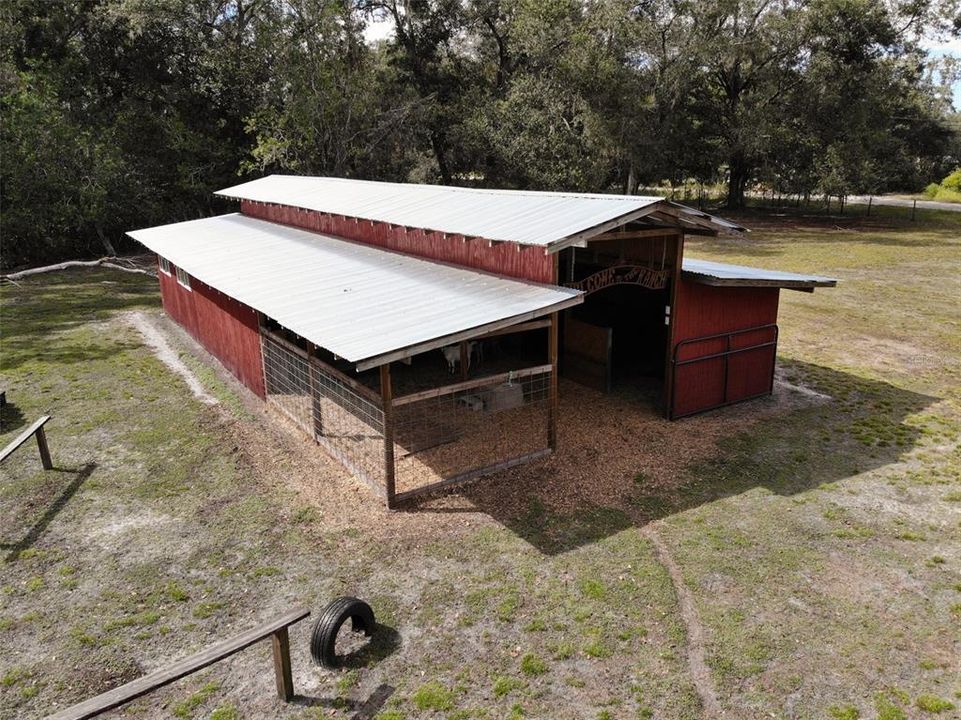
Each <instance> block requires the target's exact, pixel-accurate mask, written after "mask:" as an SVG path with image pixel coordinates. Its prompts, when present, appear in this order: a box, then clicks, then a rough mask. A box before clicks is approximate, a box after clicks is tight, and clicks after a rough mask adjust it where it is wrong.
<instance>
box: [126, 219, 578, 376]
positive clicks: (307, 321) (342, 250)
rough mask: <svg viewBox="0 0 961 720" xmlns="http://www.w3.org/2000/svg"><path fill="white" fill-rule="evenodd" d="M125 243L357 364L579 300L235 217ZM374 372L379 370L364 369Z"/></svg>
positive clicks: (143, 234) (142, 233) (167, 228)
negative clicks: (146, 250) (140, 247)
mask: <svg viewBox="0 0 961 720" xmlns="http://www.w3.org/2000/svg"><path fill="white" fill-rule="evenodd" d="M128 235H130V236H131V237H132V238H134V239H135V240H138V241H139V242H141V243H142V244H143V245H145V246H146V247H147V248H149V249H150V250H152V251H153V252H155V253H157V254H158V255H161V256H162V257H165V258H167V259H168V260H170V262H172V263H173V264H174V265H176V266H178V267H182V268H183V269H184V270H185V271H186V272H188V273H189V274H190V275H192V276H194V277H196V278H197V279H198V280H200V281H201V282H204V283H206V284H208V285H210V286H211V287H213V288H215V289H217V290H219V291H221V292H223V293H225V294H226V295H229V296H230V297H233V298H235V299H237V300H239V301H240V302H243V303H245V304H247V305H249V306H250V307H252V308H254V309H255V310H259V311H260V312H262V313H264V314H265V315H268V316H269V317H272V318H273V319H274V320H276V321H277V322H279V323H280V324H282V325H284V326H285V327H287V328H289V329H290V330H292V331H293V332H295V333H297V334H298V335H300V336H301V337H304V338H306V339H307V340H310V341H311V342H313V343H315V344H317V345H319V346H321V347H323V348H326V349H327V350H329V351H330V352H332V353H334V354H336V355H338V356H340V357H342V358H345V359H347V360H349V361H351V362H355V363H361V361H369V360H370V359H372V358H380V359H383V358H384V356H386V355H389V354H391V353H394V352H396V351H400V350H402V349H404V348H410V347H413V346H421V345H423V344H427V347H423V349H422V351H423V350H428V349H430V348H431V347H440V346H441V345H444V344H447V342H450V341H451V340H452V339H454V338H452V336H455V335H458V334H460V333H465V332H468V331H474V330H475V329H479V331H483V329H484V328H485V327H486V326H490V325H492V324H497V323H501V322H503V321H505V320H509V319H512V318H517V319H518V321H520V320H524V319H529V318H534V317H540V316H543V315H546V314H548V313H551V312H554V311H555V310H559V309H562V308H564V307H569V306H571V305H574V304H577V303H579V302H581V301H582V300H583V296H582V295H581V294H580V293H578V292H576V291H574V290H570V289H568V288H560V287H552V286H545V285H537V284H534V283H525V282H521V281H519V280H507V279H504V278H500V277H496V276H494V275H489V274H486V273H481V272H476V271H472V270H465V269H460V268H456V267H451V266H448V265H442V264H439V263H434V262H430V261H428V260H420V259H418V258H413V257H408V256H406V255H400V254H398V253H392V252H388V251H385V250H380V249H377V248H373V247H370V246H367V245H362V244H358V243H352V242H348V241H346V240H341V239H337V238H332V237H328V236H326V235H319V234H317V233H312V232H307V231H304V230H298V229H296V228H291V227H287V226H284V225H277V224H274V223H270V222H265V221H263V220H256V219H254V218H249V217H246V216H244V215H240V214H231V215H222V216H219V217H213V218H205V219H202V220H191V221H188V222H181V223H174V224H172V225H162V226H159V227H153V228H147V229H145V230H135V231H132V232H129V233H128ZM475 334H476V333H475ZM456 339H462V338H456ZM372 364H379V363H369V362H367V363H363V365H365V366H370V365H372Z"/></svg>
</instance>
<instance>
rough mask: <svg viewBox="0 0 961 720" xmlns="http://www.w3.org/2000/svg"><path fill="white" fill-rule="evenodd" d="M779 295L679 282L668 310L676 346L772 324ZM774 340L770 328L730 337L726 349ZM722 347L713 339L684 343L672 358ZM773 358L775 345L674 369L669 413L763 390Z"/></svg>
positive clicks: (723, 341)
mask: <svg viewBox="0 0 961 720" xmlns="http://www.w3.org/2000/svg"><path fill="white" fill-rule="evenodd" d="M778 294H779V290H778V289H777V288H725V287H713V286H710V285H701V284H699V283H693V282H690V281H688V280H684V279H682V280H681V281H680V283H679V284H678V288H677V298H676V301H675V304H674V308H673V313H674V323H675V328H674V343H675V348H677V345H678V343H680V342H681V341H682V340H690V339H694V338H699V337H704V336H708V335H718V334H721V333H728V332H732V331H735V330H746V329H748V328H752V327H758V326H761V325H773V324H775V323H777V309H778ZM773 340H776V333H775V331H774V330H773V329H766V330H758V331H753V332H748V333H742V334H739V335H735V336H732V337H731V340H730V349H737V348H744V347H749V346H751V345H756V344H759V343H763V342H770V341H773ZM727 349H728V340H727V338H717V339H714V340H704V341H701V342H694V343H689V344H686V345H683V346H681V347H680V348H678V349H677V352H676V356H677V359H678V360H688V359H692V358H696V357H703V356H705V355H712V354H714V353H720V352H724V351H725V350H727ZM776 354H777V350H776V348H775V347H767V348H760V349H757V350H752V351H748V352H744V353H739V354H736V355H730V356H728V357H727V358H726V359H725V358H716V359H712V360H705V361H703V362H699V363H693V364H690V365H680V366H678V367H677V369H676V371H675V375H674V404H673V410H672V415H673V416H681V415H687V414H689V413H693V412H698V411H699V410H706V409H708V408H711V407H714V406H716V405H720V404H722V403H724V402H725V401H726V402H734V401H737V400H743V399H746V398H749V397H754V396H756V395H761V394H763V393H765V392H767V391H768V390H769V388H770V385H771V377H772V374H773V373H774V362H775V356H776ZM725 364H726V366H727V367H726V372H725ZM725 391H726V392H725Z"/></svg>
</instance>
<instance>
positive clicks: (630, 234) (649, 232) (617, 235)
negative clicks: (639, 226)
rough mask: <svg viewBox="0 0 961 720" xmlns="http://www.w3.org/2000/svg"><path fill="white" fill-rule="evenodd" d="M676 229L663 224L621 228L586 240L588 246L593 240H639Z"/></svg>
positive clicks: (667, 233)
mask: <svg viewBox="0 0 961 720" xmlns="http://www.w3.org/2000/svg"><path fill="white" fill-rule="evenodd" d="M675 230H676V228H675V226H673V225H663V226H660V227H652V228H647V229H645V230H623V231H616V230H615V231H613V232H606V233H602V234H601V235H596V236H594V237H592V238H591V239H590V240H588V241H587V242H588V247H590V246H591V244H593V243H595V242H602V241H604V240H641V239H646V238H650V237H662V236H664V235H669V234H671V233H673V232H674V231H675Z"/></svg>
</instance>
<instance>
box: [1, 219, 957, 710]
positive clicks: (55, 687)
mask: <svg viewBox="0 0 961 720" xmlns="http://www.w3.org/2000/svg"><path fill="white" fill-rule="evenodd" d="M748 220H750V219H748ZM753 220H754V221H756V222H748V223H747V224H749V225H753V226H761V229H760V230H759V231H758V232H756V233H752V235H750V236H748V237H747V238H745V239H740V240H730V239H716V240H709V241H708V240H699V241H697V242H693V241H692V242H690V243H689V253H690V254H691V255H693V256H701V257H712V258H716V259H721V260H725V261H731V262H745V263H749V264H756V265H769V266H772V267H781V268H785V269H797V270H806V271H812V272H818V273H821V274H831V275H836V276H838V277H839V278H840V279H841V281H842V282H841V284H840V286H839V287H838V288H837V289H836V290H819V291H818V292H817V293H815V294H814V295H813V296H811V295H807V294H802V293H789V292H785V293H783V294H782V312H781V317H780V324H781V328H782V331H781V346H780V348H779V365H780V370H779V373H780V374H779V382H778V384H777V391H776V393H775V394H774V396H773V397H771V398H767V399H763V400H759V401H754V402H751V403H748V404H744V405H740V406H736V407H731V408H727V409H724V410H721V411H717V412H713V413H709V414H706V415H702V416H698V417H694V418H690V419H686V420H683V421H679V422H675V423H668V422H666V421H664V420H663V419H661V418H660V417H658V416H657V414H656V413H655V412H654V410H653V409H652V407H651V403H650V397H649V395H648V394H647V393H645V392H643V391H637V392H635V393H633V394H632V393H629V392H624V393H620V394H618V395H615V396H607V397H605V396H602V395H600V394H598V393H595V392H593V391H591V390H587V389H584V388H581V387H579V386H576V385H573V384H568V383H564V384H563V385H562V387H561V397H562V412H561V416H560V417H561V424H560V446H561V451H560V452H559V453H558V454H557V455H556V456H554V457H552V458H549V459H548V460H546V461H542V462H539V463H537V464H534V465H530V466H525V467H519V468H514V469H512V470H509V471H506V472H504V473H502V474H500V475H498V476H495V477H491V478H487V479H484V480H481V481H479V482H476V483H473V484H471V485H469V486H467V487H465V488H463V489H461V490H459V491H458V492H455V493H451V494H447V495H441V496H437V497H434V498H429V499H425V500H423V501H421V502H419V503H418V504H415V505H412V506H410V507H409V508H407V509H406V510H405V511H403V512H387V511H386V510H385V509H384V508H383V507H382V504H381V502H380V501H378V500H377V499H376V498H374V496H373V495H372V494H371V493H370V491H369V490H368V489H367V488H366V486H364V485H363V484H362V483H360V482H358V481H355V480H354V479H352V478H351V477H350V476H349V475H348V474H347V473H346V472H345V471H343V470H342V469H341V468H340V467H339V466H338V465H337V464H336V463H335V462H334V461H332V460H330V459H329V458H327V457H326V456H325V455H324V454H323V453H322V452H321V451H320V450H318V448H317V447H316V446H315V445H313V443H310V442H309V441H307V440H305V439H304V438H303V437H302V435H301V434H300V433H299V432H298V431H297V430H296V429H294V428H292V427H291V426H289V425H288V424H286V423H283V422H281V421H279V420H278V419H277V418H276V417H275V415H273V414H268V413H265V412H264V411H263V407H262V406H261V405H260V404H258V403H257V402H254V401H252V400H251V399H250V398H249V397H248V396H246V395H245V394H244V393H243V391H241V390H240V389H239V388H238V387H237V386H236V385H235V384H234V383H232V382H230V381H229V380H227V379H225V377H224V376H223V375H222V374H221V373H220V372H218V371H217V370H215V369H213V366H212V365H211V364H210V363H209V362H208V361H207V360H206V359H205V358H204V357H203V353H200V352H197V351H196V348H195V346H193V344H192V343H191V341H189V339H188V338H186V337H185V336H184V334H183V333H182V332H181V331H179V330H178V329H177V328H175V327H174V326H173V325H172V324H171V323H169V322H168V321H166V320H165V319H164V318H163V316H162V315H161V313H160V312H159V310H158V308H157V305H156V288H155V285H154V284H153V283H152V282H151V281H150V280H149V279H146V278H139V277H125V276H118V274H116V273H113V272H110V271H105V270H95V271H84V272H69V273H60V274H57V275H48V276H37V277H36V278H33V279H31V280H30V282H24V283H23V284H21V285H20V286H18V287H3V288H2V289H0V300H2V305H0V314H2V316H0V320H2V327H3V345H2V349H0V367H2V372H0V384H2V386H3V387H4V388H5V389H6V390H7V396H8V399H10V400H11V405H9V406H8V407H7V408H4V410H3V415H2V421H3V427H2V429H0V443H6V442H8V441H9V439H11V438H12V437H13V436H15V435H16V433H17V432H19V430H21V429H22V428H23V427H24V426H25V425H26V424H27V423H29V422H31V421H32V420H33V419H34V418H35V417H36V416H38V415H40V414H42V413H44V412H49V413H50V414H51V415H52V416H53V420H51V421H50V423H49V425H48V434H49V438H50V445H51V451H52V453H53V457H54V463H55V465H56V469H55V470H54V471H50V472H43V471H42V470H41V469H40V467H39V461H38V459H37V457H36V451H35V448H34V447H32V446H25V447H24V448H23V449H22V450H20V451H18V452H17V453H16V454H15V455H14V456H12V457H11V458H10V459H9V460H8V461H7V462H6V463H4V465H3V466H2V467H0V543H2V546H0V553H2V556H3V565H2V566H0V637H2V638H3V640H4V645H5V647H6V648H7V652H5V653H4V654H3V655H0V716H3V717H24V718H34V717H42V716H44V715H45V714H47V713H48V712H50V711H52V710H55V709H57V708H62V707H65V706H66V705H68V704H70V703H73V702H77V701H79V700H81V699H84V698H86V697H89V696H91V695H93V694H95V693H98V692H101V691H103V690H105V689H108V688H110V687H113V686H115V685H117V684H119V683H122V682H124V681H127V680H130V679H133V678H134V677H137V676H138V675H140V674H143V673H145V672H149V671H151V670H155V669H157V668H160V667H163V666H164V665H166V664H168V663H170V662H172V661H174V660H176V659H178V658H180V657H183V656H185V655H187V654H189V653H192V652H196V651H198V650H199V649H201V648H203V647H205V646H207V645H209V644H210V643H212V642H216V641H217V640H220V639H222V638H224V637H227V636H229V635H230V634H233V633H236V632H239V631H241V630H244V629H246V628H248V627H250V626H252V625H254V624H256V623H257V622H260V621H265V620H268V619H270V618H271V617H272V616H274V615H277V614H279V613H281V612H284V611H286V610H287V609H289V608H290V607H294V606H298V605H306V606H307V607H309V608H311V609H312V610H314V611H315V613H316V612H317V611H319V610H320V609H321V608H322V607H323V605H324V604H325V603H326V602H327V601H328V600H329V599H331V598H333V597H334V596H336V595H340V594H354V595H357V596H359V597H363V598H365V599H367V600H368V601H369V602H370V603H371V605H372V606H373V607H374V610H375V612H376V613H377V616H378V620H379V622H380V623H381V626H382V627H381V629H380V630H379V632H378V633H377V635H376V636H375V640H374V642H372V643H371V644H370V645H367V646H364V647H363V648H362V649H360V650H359V651H358V652H356V653H354V654H353V655H352V656H351V657H350V658H349V662H348V667H347V668H345V669H344V670H343V671H338V672H330V671H324V670H321V669H320V668H318V667H316V666H314V665H312V664H311V662H310V658H309V654H308V643H307V641H308V635H309V630H310V626H309V622H304V623H300V624H299V625H296V626H294V627H293V628H292V629H291V647H292V653H293V659H292V660H293V670H294V683H295V688H296V690H297V693H298V697H297V698H295V702H294V703H292V704H283V703H281V702H280V701H279V700H277V699H276V697H275V691H274V688H273V682H274V680H273V676H272V671H271V665H270V656H269V648H268V646H267V645H266V644H260V645H257V646H254V647H252V648H250V649H248V650H246V651H244V652H242V653H240V654H238V655H235V656H233V657H232V658H231V659H229V660H226V661H224V662H221V663H218V664H216V665H214V666H212V667H210V668H209V669H207V670H205V671H203V672H202V673H199V674H197V675H195V676H192V677H190V678H187V679H184V680H182V681H180V682H178V683H175V684H174V685H171V686H169V687H167V688H165V689H163V690H160V691H158V692H157V693H155V694H152V695H150V696H148V697H146V698H142V699H140V700H138V701H135V702H134V703H132V704H131V705H129V706H127V708H126V709H124V710H120V711H117V712H115V713H114V714H113V715H112V716H116V717H127V716H129V717H151V718H152V717H158V718H164V717H178V718H202V717H212V718H217V719H218V720H227V719H229V718H240V717H249V718H321V717H324V718H327V717H330V718H351V717H355V716H358V717H365V716H366V717H370V716H376V717H378V718H380V720H400V719H402V718H449V719H455V718H460V719H463V718H508V717H513V718H521V717H528V718H599V719H600V718H608V719H612V718H646V717H655V718H666V719H673V718H701V717H726V718H738V719H739V718H769V717H775V718H842V719H847V718H883V719H885V720H894V719H896V718H926V717H932V718H934V717H937V718H951V717H959V716H961V713H959V710H958V709H957V708H959V707H961V630H959V628H961V449H959V437H961V352H958V350H959V348H961V321H959V317H961V284H959V280H958V278H959V277H961V256H959V253H958V250H959V247H961V225H959V224H958V222H957V221H954V222H953V224H952V222H951V221H950V220H947V219H944V218H942V217H940V216H934V215H932V216H930V217H927V216H925V220H924V221H923V222H919V223H917V224H913V225H912V224H910V223H906V222H904V223H899V222H895V221H891V222H890V223H887V224H885V223H884V222H881V221H878V223H877V225H875V224H872V225H871V226H856V225H855V226H853V227H847V228H845V229H842V230H832V229H828V228H825V227H824V226H823V225H822V224H816V225H814V224H810V223H807V222H806V221H805V220H804V219H803V218H796V217H795V218H790V219H789V220H786V221H784V222H781V221H779V220H778V219H777V218H772V217H769V216H765V217H763V218H753ZM129 313H140V314H141V315H140V316H139V317H141V318H143V319H144V320H145V321H146V322H148V323H149V326H150V327H151V328H153V329H155V330H156V331H157V332H158V333H159V335H160V336H161V337H162V338H164V339H165V341H166V342H167V343H168V344H169V345H170V347H171V348H172V349H173V351H174V354H175V355H176V358H175V359H176V360H178V361H179V362H181V363H182V364H183V365H184V366H185V367H186V369H187V370H188V371H189V373H190V374H192V375H193V376H194V377H195V378H196V379H197V381H198V382H199V383H200V384H201V385H202V391H203V393H204V394H205V395H206V396H209V397H210V398H213V399H214V400H215V402H214V403H210V402H205V401H204V400H203V399H199V398H198V397H197V396H196V395H195V392H194V391H192V390H191V388H190V387H189V386H188V384H187V383H186V382H185V380H184V376H183V374H182V373H181V374H178V373H176V372H174V371H173V370H171V369H170V366H169V365H168V364H164V362H163V359H162V358H161V357H160V356H158V354H157V352H156V343H152V344H148V343H147V342H145V339H144V334H143V328H142V327H141V328H139V329H138V327H135V325H133V324H131V319H130V315H129ZM166 359H167V360H168V362H169V361H170V360H171V358H169V357H167V358H166ZM195 390H196V388H195ZM676 583H680V584H679V585H676ZM677 587H679V588H680V590H681V593H680V602H679V594H678V592H677V590H676V588H677ZM692 658H693V661H692ZM698 658H700V660H698ZM699 662H700V666H699V665H698V663H699ZM699 667H700V670H699V669H698V668H699ZM385 685H386V686H388V687H387V688H383V686H385ZM705 690H707V691H709V693H711V694H713V701H712V700H711V696H710V694H709V695H705ZM384 696H386V697H384ZM372 698H373V699H372ZM371 699H372V700H371ZM368 700H371V702H369V703H368ZM365 703H367V704H366V706H365ZM375 706H377V707H378V709H376V710H375V709H373V708H374V707H375Z"/></svg>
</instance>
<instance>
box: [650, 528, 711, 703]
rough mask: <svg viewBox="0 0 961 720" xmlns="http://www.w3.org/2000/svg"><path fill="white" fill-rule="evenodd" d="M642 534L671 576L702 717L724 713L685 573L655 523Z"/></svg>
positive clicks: (701, 626) (688, 661) (701, 627)
mask: <svg viewBox="0 0 961 720" xmlns="http://www.w3.org/2000/svg"><path fill="white" fill-rule="evenodd" d="M641 532H642V533H643V535H644V537H646V538H647V539H648V540H650V541H651V544H653V545H654V550H655V552H656V553H657V558H658V560H659V561H660V562H661V564H662V565H663V566H664V568H665V569H666V570H667V573H668V575H670V576H671V583H672V584H673V585H674V592H675V594H676V595H677V604H678V609H679V611H680V614H681V620H682V621H683V623H684V628H685V630H686V631H687V648H686V655H687V666H688V670H689V672H690V675H691V681H692V682H693V683H694V687H695V688H696V689H697V695H698V697H699V698H700V699H701V706H702V716H703V717H705V718H716V717H721V715H723V711H722V710H721V703H720V702H719V701H718V699H717V691H716V690H715V688H714V680H713V678H712V676H711V669H710V668H709V667H708V666H707V659H706V656H705V647H704V626H703V625H702V624H701V621H700V619H699V617H698V614H697V608H696V606H695V604H694V597H693V595H692V594H691V591H690V590H689V589H688V587H687V585H686V584H685V583H684V575H683V573H682V572H681V568H680V567H678V565H677V563H676V562H674V558H673V557H671V553H670V550H668V548H667V545H666V544H665V543H664V542H663V541H662V540H661V538H660V537H659V536H658V534H657V531H656V530H655V529H654V525H653V523H652V524H649V525H647V526H645V527H644V528H643V530H641Z"/></svg>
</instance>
